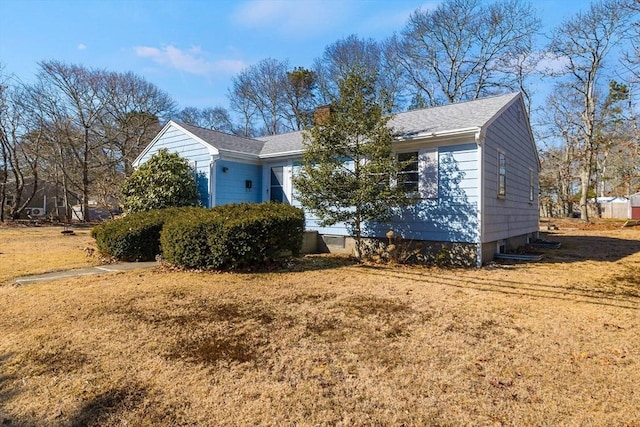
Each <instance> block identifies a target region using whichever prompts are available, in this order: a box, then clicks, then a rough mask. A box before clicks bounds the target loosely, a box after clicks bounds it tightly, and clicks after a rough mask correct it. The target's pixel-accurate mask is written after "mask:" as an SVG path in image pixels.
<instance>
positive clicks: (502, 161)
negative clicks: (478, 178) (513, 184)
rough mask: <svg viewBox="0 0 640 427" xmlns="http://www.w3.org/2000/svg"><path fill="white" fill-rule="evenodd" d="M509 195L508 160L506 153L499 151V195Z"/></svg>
mask: <svg viewBox="0 0 640 427" xmlns="http://www.w3.org/2000/svg"><path fill="white" fill-rule="evenodd" d="M506 195H507V160H506V158H505V155H504V153H498V197H505V196H506Z"/></svg>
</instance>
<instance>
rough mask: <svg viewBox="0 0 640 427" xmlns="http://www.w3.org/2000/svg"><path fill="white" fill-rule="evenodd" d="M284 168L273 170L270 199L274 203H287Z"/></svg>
mask: <svg viewBox="0 0 640 427" xmlns="http://www.w3.org/2000/svg"><path fill="white" fill-rule="evenodd" d="M283 183H284V168H283V167H282V166H279V167H275V168H271V186H270V191H269V194H270V197H269V199H270V200H271V201H272V202H281V203H282V202H285V201H286V199H285V196H284V189H283Z"/></svg>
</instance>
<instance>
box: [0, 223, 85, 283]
mask: <svg viewBox="0 0 640 427" xmlns="http://www.w3.org/2000/svg"><path fill="white" fill-rule="evenodd" d="M63 230H64V228H63V227H17V226H12V227H8V226H6V225H5V226H0V283H3V282H5V281H7V280H10V279H15V278H17V277H20V276H25V275H28V274H39V273H47V272H50V271H57V270H62V269H68V268H78V267H86V266H87V265H92V264H96V263H97V259H96V258H95V257H91V256H87V255H88V254H90V253H91V252H92V249H93V252H94V253H95V241H94V240H93V239H92V238H91V237H90V235H89V234H90V229H88V228H83V229H77V228H76V229H74V230H73V231H74V234H73V235H68V234H62V231H63Z"/></svg>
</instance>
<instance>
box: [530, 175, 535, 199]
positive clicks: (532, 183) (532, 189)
mask: <svg viewBox="0 0 640 427" xmlns="http://www.w3.org/2000/svg"><path fill="white" fill-rule="evenodd" d="M535 196H536V181H535V174H534V173H533V169H529V201H530V202H533V200H534V199H535Z"/></svg>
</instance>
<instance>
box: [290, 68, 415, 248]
mask: <svg viewBox="0 0 640 427" xmlns="http://www.w3.org/2000/svg"><path fill="white" fill-rule="evenodd" d="M338 85H339V98H338V99H337V100H336V101H335V102H334V103H333V104H332V107H331V112H330V113H329V115H328V117H325V119H324V120H323V122H322V123H316V125H315V126H314V127H312V128H311V129H310V130H309V131H305V133H304V144H305V152H304V155H303V161H302V165H301V168H300V170H299V173H298V174H296V176H295V177H294V186H295V188H296V189H297V194H296V196H297V198H298V200H299V201H300V202H301V203H302V205H303V206H304V207H306V208H307V209H308V210H309V211H311V212H312V213H314V214H315V215H317V216H318V217H319V218H320V219H321V225H323V226H326V225H333V224H336V223H340V222H342V223H344V224H346V226H347V228H348V230H349V232H350V233H351V234H352V235H353V237H354V239H355V241H356V257H358V258H360V257H361V256H362V254H363V244H362V243H363V242H362V238H363V233H364V231H365V230H364V227H365V226H366V224H367V223H368V222H380V221H386V220H388V219H389V218H390V217H391V215H392V213H393V210H394V208H396V207H401V206H403V205H406V204H408V202H409V200H410V196H408V195H407V194H406V193H405V191H404V186H403V184H402V183H401V182H398V178H399V176H400V175H398V172H399V171H400V170H401V169H402V167H403V163H402V162H399V161H398V160H397V157H396V156H395V154H394V153H393V152H392V143H393V131H392V129H390V128H389V126H388V122H389V120H390V119H391V116H389V115H388V114H385V113H388V109H385V108H384V107H383V106H382V105H379V104H378V103H376V91H375V81H374V79H373V78H371V77H370V76H367V75H365V74H363V73H359V72H358V71H357V70H356V71H352V72H351V73H349V74H348V75H347V76H346V77H345V78H344V79H342V80H341V81H340V82H339V83H338Z"/></svg>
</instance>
